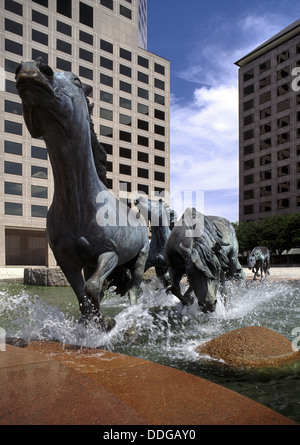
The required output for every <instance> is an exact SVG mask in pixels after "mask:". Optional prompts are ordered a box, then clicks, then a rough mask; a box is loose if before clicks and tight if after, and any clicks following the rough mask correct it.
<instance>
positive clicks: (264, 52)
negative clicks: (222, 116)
mask: <svg viewBox="0 0 300 445" xmlns="http://www.w3.org/2000/svg"><path fill="white" fill-rule="evenodd" d="M236 64H237V65H238V66H239V68H240V69H239V123H240V125H239V140H240V142H239V161H240V178H239V179H240V185H239V193H240V198H239V199H240V203H239V208H240V212H239V220H240V221H241V222H242V221H250V220H258V219H261V218H267V217H269V216H272V215H276V214H288V213H296V212H299V211H300V86H299V85H300V84H298V85H297V76H296V73H297V72H298V76H299V73H300V20H297V21H296V22H294V23H292V24H291V25H290V26H288V27H287V28H285V29H283V30H282V31H281V32H280V33H278V34H276V35H275V36H274V37H272V38H271V39H269V40H268V41H266V42H265V43H263V44H262V45H261V46H259V47H258V48H256V49H254V50H253V51H252V52H250V53H249V54H247V55H245V56H244V57H242V58H241V59H240V60H238V61H237V62H236ZM297 67H298V70H297ZM299 80H300V77H299Z"/></svg>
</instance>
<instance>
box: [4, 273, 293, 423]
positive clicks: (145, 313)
mask: <svg viewBox="0 0 300 445" xmlns="http://www.w3.org/2000/svg"><path fill="white" fill-rule="evenodd" d="M227 292H228V293H227V296H226V302H224V301H222V299H221V298H220V296H219V298H218V303H217V306H216V310H215V312H213V313H211V314H204V313H202V312H201V311H200V309H199V307H198V305H197V303H196V301H194V303H193V304H192V305H191V306H189V307H186V306H183V305H182V304H181V303H180V302H179V300H178V299H177V298H176V297H174V296H173V295H171V294H167V293H166V291H165V290H164V289H163V288H162V286H161V284H160V282H159V281H158V280H156V279H153V280H151V281H150V282H148V283H147V284H143V295H142V296H141V298H140V299H139V301H138V304H137V305H135V306H130V305H129V301H128V299H127V298H125V297H123V298H121V297H119V296H117V295H114V294H108V295H107V296H106V297H105V298H104V300H103V302H102V310H103V312H104V313H105V314H107V315H108V316H110V317H114V318H115V320H116V326H115V327H114V328H113V329H112V330H111V331H110V332H108V333H105V332H101V331H99V328H98V327H97V326H96V325H95V324H93V323H91V324H90V325H89V326H88V327H85V328H84V327H83V326H80V325H79V324H78V320H79V316H80V314H79V309H78V303H77V299H76V297H75V296H74V294H73V291H72V290H71V289H70V288H42V287H31V286H23V285H20V284H10V285H7V284H6V285H4V284H2V285H1V286H0V327H1V328H3V329H4V330H5V331H6V336H7V337H18V338H23V339H26V340H46V341H48V340H56V341H60V342H61V343H63V344H76V345H79V346H88V347H93V348H102V349H108V350H111V351H115V352H120V353H123V354H127V355H132V356H135V357H140V358H144V359H147V360H151V361H154V362H157V363H161V364H165V365H168V366H173V367H176V368H179V369H181V370H185V371H188V372H191V373H194V374H196V375H199V376H201V377H204V378H206V379H210V380H213V381H215V382H217V383H220V384H223V385H224V386H227V387H229V388H231V389H234V390H236V391H238V392H241V393H242V394H245V395H247V396H248V397H252V398H254V399H255V400H258V401H260V402H261V403H264V404H266V405H267V406H270V407H272V408H273V409H275V410H277V411H279V412H282V413H283V414H284V415H288V416H289V417H291V418H293V419H294V420H296V421H298V422H300V403H299V400H300V376H299V368H298V369H296V370H295V372H292V375H289V376H288V377H287V376H285V377H284V379H283V378H282V376H281V377H280V378H279V380H278V381H276V385H277V386H276V387H278V388H281V389H280V390H278V391H276V394H275V395H274V386H272V385H271V384H270V379H269V380H268V379H267V381H266V382H262V381H260V382H259V383H258V382H257V376H255V377H253V376H252V377H251V378H250V377H249V374H247V376H245V375H242V374H239V375H238V374H237V373H235V374H234V375H232V374H231V375H230V376H228V374H226V373H224V372H221V374H220V373H219V374H216V372H215V371H213V370H212V369H211V367H210V365H209V364H208V363H207V362H205V361H204V362H201V361H200V360H199V357H198V355H197V353H196V351H195V348H196V346H198V345H199V344H201V343H203V342H205V341H208V340H210V339H212V338H215V337H217V336H219V335H221V334H224V333H227V332H229V331H231V330H233V329H237V328H241V327H244V326H254V325H256V326H265V327H267V328H269V329H273V330H274V331H276V332H278V333H280V334H282V335H284V336H285V337H287V338H288V339H289V340H290V341H292V340H293V337H292V331H293V329H294V328H295V327H298V326H300V282H291V281H290V282H288V281H287V282H269V283H260V282H255V283H254V282H247V283H246V284H245V285H243V286H242V285H239V286H238V285H236V284H230V285H228V289H227ZM253 379H254V380H253ZM264 379H265V377H264ZM272 379H273V380H274V377H272ZM273 380H272V381H273ZM253 382H254V383H253ZM273 383H274V382H273ZM274 398H275V399H274ZM286 398H288V401H287V400H286Z"/></svg>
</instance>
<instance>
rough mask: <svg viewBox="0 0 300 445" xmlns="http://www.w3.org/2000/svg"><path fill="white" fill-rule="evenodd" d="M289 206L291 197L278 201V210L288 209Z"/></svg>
mask: <svg viewBox="0 0 300 445" xmlns="http://www.w3.org/2000/svg"><path fill="white" fill-rule="evenodd" d="M289 207H290V200H289V198H284V199H279V200H278V201H277V209H278V210H283V209H288V208H289Z"/></svg>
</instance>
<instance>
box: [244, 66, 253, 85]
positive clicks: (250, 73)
mask: <svg viewBox="0 0 300 445" xmlns="http://www.w3.org/2000/svg"><path fill="white" fill-rule="evenodd" d="M253 78H254V69H253V68H252V70H249V71H247V72H246V73H244V76H243V79H244V82H248V80H251V79H253Z"/></svg>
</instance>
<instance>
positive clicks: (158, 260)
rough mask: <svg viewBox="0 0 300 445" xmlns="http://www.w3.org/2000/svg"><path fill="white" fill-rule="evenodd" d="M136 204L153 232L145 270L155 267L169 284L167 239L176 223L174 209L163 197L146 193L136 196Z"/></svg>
mask: <svg viewBox="0 0 300 445" xmlns="http://www.w3.org/2000/svg"><path fill="white" fill-rule="evenodd" d="M134 204H135V205H136V207H137V208H138V210H139V211H140V212H141V214H142V216H143V217H144V219H145V220H146V221H148V222H149V229H150V232H151V241H150V249H149V253H148V257H147V261H146V266H145V271H146V270H148V269H150V268H151V267H154V268H155V272H156V275H157V277H158V278H159V279H160V280H161V281H162V283H163V284H165V285H167V284H169V274H168V264H167V261H166V257H165V248H166V245H167V240H168V238H169V236H170V233H171V228H172V226H173V225H174V218H175V215H174V211H173V210H171V209H170V207H169V206H168V205H167V204H166V203H165V202H163V201H162V200H161V199H159V200H155V199H148V197H147V196H145V195H139V196H137V197H136V198H135V200H134Z"/></svg>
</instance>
